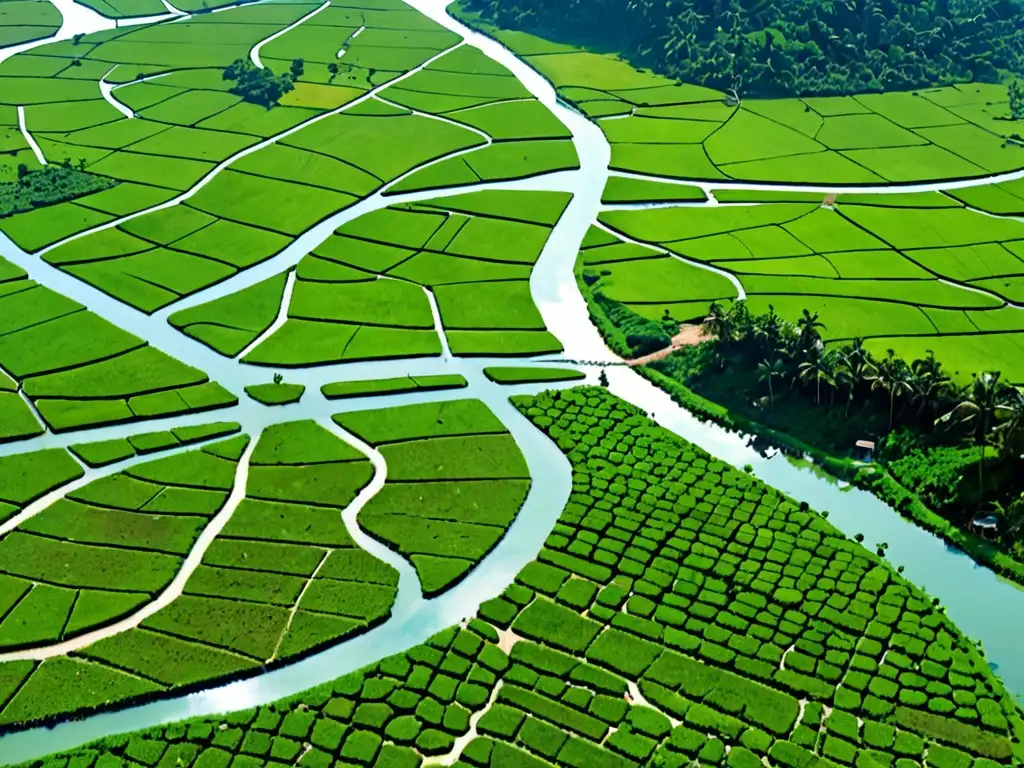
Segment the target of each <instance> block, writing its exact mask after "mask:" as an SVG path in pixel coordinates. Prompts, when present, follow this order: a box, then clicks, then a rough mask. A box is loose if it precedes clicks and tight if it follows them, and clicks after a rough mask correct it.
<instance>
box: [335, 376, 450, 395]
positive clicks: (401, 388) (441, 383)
mask: <svg viewBox="0 0 1024 768" xmlns="http://www.w3.org/2000/svg"><path fill="white" fill-rule="evenodd" d="M466 385H467V382H466V379H465V377H464V376H462V375H461V374H458V373H453V374H437V375H433V376H416V377H413V376H404V377H401V378H394V379H369V380H365V381H364V380H357V381H338V382H334V383H332V384H324V385H323V386H322V387H320V392H321V393H322V394H323V396H324V397H326V398H327V399H328V400H340V399H343V398H349V397H372V396H376V395H390V394H397V393H400V392H415V391H429V390H435V389H460V388H462V387H465V386H466Z"/></svg>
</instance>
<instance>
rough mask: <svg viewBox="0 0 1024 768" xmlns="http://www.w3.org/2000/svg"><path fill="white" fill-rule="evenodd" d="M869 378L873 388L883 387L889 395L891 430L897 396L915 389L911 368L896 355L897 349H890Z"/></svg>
mask: <svg viewBox="0 0 1024 768" xmlns="http://www.w3.org/2000/svg"><path fill="white" fill-rule="evenodd" d="M867 380H868V381H870V382H871V389H873V390H876V389H881V390H883V391H885V392H887V393H888V395H889V431H890V432H891V431H892V425H893V419H894V417H895V409H896V400H897V398H900V397H903V396H904V395H907V394H909V393H910V392H912V391H913V386H912V384H911V379H910V368H909V367H908V366H907V364H906V362H905V361H904V360H903V359H902V358H899V357H896V351H895V350H892V349H890V350H887V351H886V355H885V357H884V358H883V359H881V360H879V361H878V362H877V363H876V364H875V365H874V367H873V369H872V370H871V371H870V372H869V373H868V375H867Z"/></svg>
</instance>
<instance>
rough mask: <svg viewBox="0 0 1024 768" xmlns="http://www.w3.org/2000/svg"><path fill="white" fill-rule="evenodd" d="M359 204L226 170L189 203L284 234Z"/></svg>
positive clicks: (347, 197) (340, 196)
mask: <svg viewBox="0 0 1024 768" xmlns="http://www.w3.org/2000/svg"><path fill="white" fill-rule="evenodd" d="M354 201H355V198H354V197H352V196H351V195H346V194H342V193H339V192H332V191H329V190H326V189H316V188H313V187H307V186H305V185H302V184H294V183H292V182H288V181H280V180H277V179H268V178H261V177H257V176H250V175H248V174H243V173H238V172H235V171H231V170H228V171H225V172H224V173H221V174H219V175H218V176H216V177H215V178H214V179H213V181H211V182H210V183H209V184H208V185H206V186H205V187H203V189H202V190H200V191H199V192H198V193H197V194H196V195H195V196H194V197H193V198H192V199H191V200H190V201H189V202H190V204H191V205H193V206H195V207H197V208H199V209H200V210H203V211H206V212H208V213H212V214H214V215H216V216H219V217H222V218H227V219H231V220H232V221H236V222H241V223H244V224H253V225H258V226H260V227H265V228H267V229H271V230H274V231H275V232H279V233H281V234H284V235H298V234H299V233H300V232H302V231H304V230H306V229H308V228H309V227H311V226H312V225H313V224H316V223H317V222H318V221H320V220H321V219H324V218H326V217H327V216H328V215H330V214H331V213H334V212H335V211H339V210H341V209H343V208H346V207H348V206H349V205H350V204H351V203H353V202H354Z"/></svg>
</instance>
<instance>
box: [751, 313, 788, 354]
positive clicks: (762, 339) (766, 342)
mask: <svg viewBox="0 0 1024 768" xmlns="http://www.w3.org/2000/svg"><path fill="white" fill-rule="evenodd" d="M753 326H754V327H753V334H754V341H755V342H756V343H757V345H758V349H759V350H760V351H761V352H762V353H764V354H771V353H773V352H776V351H777V350H778V349H779V347H780V345H781V344H782V335H783V327H784V323H783V320H782V318H781V317H779V315H778V313H777V312H776V311H775V307H774V306H773V305H771V304H769V305H768V312H766V313H765V314H763V315H760V316H759V317H757V318H755V319H754V324H753Z"/></svg>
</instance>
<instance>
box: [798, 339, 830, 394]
mask: <svg viewBox="0 0 1024 768" xmlns="http://www.w3.org/2000/svg"><path fill="white" fill-rule="evenodd" d="M799 370H800V372H799V373H798V374H797V375H798V376H799V377H800V381H802V382H804V383H806V382H808V381H811V380H813V381H814V387H815V391H814V403H815V404H816V405H821V382H822V381H824V382H825V383H826V384H828V385H829V386H835V378H834V377H833V373H832V371H833V363H832V356H831V355H828V354H826V353H822V352H818V353H815V354H814V355H812V356H811V357H810V359H808V360H804V361H803V362H802V363H800V368H799Z"/></svg>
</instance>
